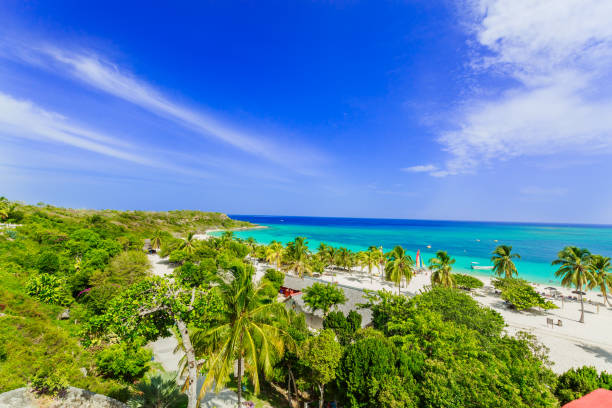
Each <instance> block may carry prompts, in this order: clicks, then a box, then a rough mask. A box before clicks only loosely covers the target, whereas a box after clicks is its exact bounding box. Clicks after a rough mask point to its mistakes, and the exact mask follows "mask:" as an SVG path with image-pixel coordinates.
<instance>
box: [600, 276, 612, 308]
mask: <svg viewBox="0 0 612 408" xmlns="http://www.w3.org/2000/svg"><path fill="white" fill-rule="evenodd" d="M601 294H602V295H603V298H604V306H609V305H610V302H609V301H608V293H607V292H606V283H605V282H603V283H602V284H601Z"/></svg>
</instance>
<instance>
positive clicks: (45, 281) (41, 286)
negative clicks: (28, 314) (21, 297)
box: [26, 273, 73, 306]
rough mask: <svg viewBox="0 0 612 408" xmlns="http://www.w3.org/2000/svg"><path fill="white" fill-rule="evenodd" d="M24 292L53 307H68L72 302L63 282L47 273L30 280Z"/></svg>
mask: <svg viewBox="0 0 612 408" xmlns="http://www.w3.org/2000/svg"><path fill="white" fill-rule="evenodd" d="M26 292H27V294H28V295H30V296H33V297H35V298H37V299H39V300H40V301H42V302H45V303H50V304H53V305H61V306H68V305H70V304H71V303H72V301H73V299H72V296H70V292H69V291H68V289H67V288H66V285H65V283H64V280H63V279H61V278H59V277H57V276H54V275H49V274H48V273H42V274H40V275H38V276H33V277H32V278H30V280H28V283H27V284H26Z"/></svg>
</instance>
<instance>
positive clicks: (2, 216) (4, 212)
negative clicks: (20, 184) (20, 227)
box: [0, 197, 9, 220]
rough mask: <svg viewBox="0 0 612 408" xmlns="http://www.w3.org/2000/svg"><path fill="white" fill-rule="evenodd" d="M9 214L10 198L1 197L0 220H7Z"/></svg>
mask: <svg viewBox="0 0 612 408" xmlns="http://www.w3.org/2000/svg"><path fill="white" fill-rule="evenodd" d="M8 216H9V200H8V199H7V198H6V197H0V220H6V219H7V218H8Z"/></svg>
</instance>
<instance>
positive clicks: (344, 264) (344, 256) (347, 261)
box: [336, 247, 354, 273]
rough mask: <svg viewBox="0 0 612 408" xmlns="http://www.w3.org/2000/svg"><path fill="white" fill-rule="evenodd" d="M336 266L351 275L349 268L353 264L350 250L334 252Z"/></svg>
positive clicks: (340, 249)
mask: <svg viewBox="0 0 612 408" xmlns="http://www.w3.org/2000/svg"><path fill="white" fill-rule="evenodd" d="M336 264H337V265H338V266H339V267H341V268H344V269H346V271H347V272H348V273H351V267H352V266H353V264H354V259H353V253H352V252H351V250H350V249H346V248H344V247H340V248H338V250H337V251H336Z"/></svg>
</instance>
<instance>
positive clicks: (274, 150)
mask: <svg viewBox="0 0 612 408" xmlns="http://www.w3.org/2000/svg"><path fill="white" fill-rule="evenodd" d="M1 45H2V46H1V47H0V49H1V51H2V54H3V55H4V56H5V57H6V58H10V59H13V60H17V61H20V62H22V63H26V64H28V65H35V66H37V67H39V68H43V69H46V70H51V71H53V72H55V73H58V74H60V75H63V76H66V77H69V78H71V79H73V80H76V81H80V82H82V83H85V84H86V85H88V86H90V87H93V88H95V89H97V90H98V91H101V92H104V93H106V94H109V95H112V96H114V97H116V98H119V99H122V100H124V101H127V102H130V103H132V104H134V105H136V106H139V107H141V108H143V109H145V110H147V111H149V112H151V113H153V114H155V115H157V116H160V117H163V118H165V119H168V120H171V121H173V122H175V123H177V124H179V125H181V126H183V127H185V128H187V129H190V130H192V131H194V132H196V133H197V134H198V135H200V136H204V137H206V138H209V139H213V140H218V141H221V142H223V143H226V144H228V145H231V146H233V147H234V148H237V149H239V150H242V151H244V152H247V153H249V154H252V155H254V156H256V157H259V158H262V159H265V160H267V161H269V162H273V163H276V164H280V165H282V166H284V167H288V168H292V169H294V170H295V171H297V172H299V173H303V174H309V173H312V171H311V170H309V167H310V165H311V164H312V163H313V162H314V163H320V162H321V161H323V160H324V155H323V154H321V153H320V152H317V151H314V150H312V149H311V148H309V147H308V146H300V145H299V143H298V142H297V141H296V140H291V141H290V143H291V145H290V146H291V147H289V145H287V144H284V143H282V142H281V143H279V142H278V141H273V140H271V139H269V138H267V137H265V136H262V135H257V134H254V133H253V132H251V131H249V132H246V131H243V130H239V129H237V128H236V127H235V126H231V125H228V124H226V123H224V122H223V121H221V120H219V119H217V118H215V117H214V116H213V115H210V114H206V113H203V112H201V111H197V110H194V109H192V108H189V107H187V106H184V105H181V104H179V103H176V102H174V101H172V100H170V98H168V97H166V96H165V95H164V94H163V93H162V92H160V91H159V90H157V89H155V88H154V87H153V86H151V85H149V84H148V83H146V82H145V81H143V80H140V79H138V78H136V77H135V76H133V75H132V74H130V73H129V72H126V71H125V70H122V69H121V68H120V67H119V66H117V65H116V64H113V63H112V62H110V61H108V60H107V59H105V58H104V57H102V56H101V55H98V54H96V53H93V52H91V51H78V52H77V51H70V50H69V49H68V48H66V47H62V48H59V47H57V46H53V45H44V44H43V45H32V44H27V43H23V42H22V43H20V44H15V43H14V42H11V41H7V40H5V41H4V42H3V43H2V44H1ZM287 143H289V142H287Z"/></svg>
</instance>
